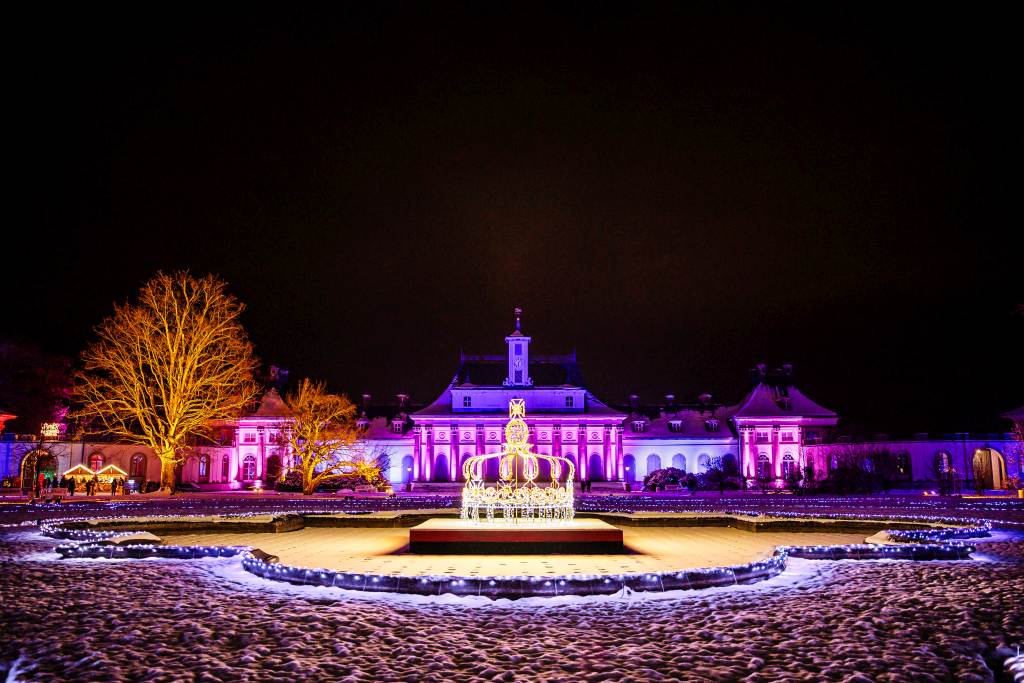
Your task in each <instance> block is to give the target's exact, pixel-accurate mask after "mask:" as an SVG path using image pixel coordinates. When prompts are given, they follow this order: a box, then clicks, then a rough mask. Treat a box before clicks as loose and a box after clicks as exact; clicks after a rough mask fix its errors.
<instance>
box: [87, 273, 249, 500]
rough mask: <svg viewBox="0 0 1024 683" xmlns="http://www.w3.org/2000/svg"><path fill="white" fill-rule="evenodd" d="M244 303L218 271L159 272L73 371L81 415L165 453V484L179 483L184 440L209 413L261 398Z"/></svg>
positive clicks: (219, 414) (167, 488)
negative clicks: (176, 480)
mask: <svg viewBox="0 0 1024 683" xmlns="http://www.w3.org/2000/svg"><path fill="white" fill-rule="evenodd" d="M244 309H245V307H244V305H243V304H242V303H241V302H239V301H238V300H237V299H235V298H234V297H233V296H232V295H230V294H228V293H227V285H226V284H225V283H224V282H223V281H222V280H220V279H218V278H216V277H214V276H213V275H207V276H206V277H204V278H202V279H196V278H194V277H192V276H191V275H190V274H189V273H187V272H178V273H173V274H165V273H162V272H161V273H157V274H156V275H155V276H154V277H153V278H152V279H151V280H149V282H147V283H146V284H145V285H143V287H142V289H141V290H140V291H139V296H138V299H137V300H136V301H133V302H128V303H125V304H123V305H120V306H118V305H115V306H114V314H113V315H112V316H110V317H108V318H105V319H104V320H103V322H101V323H100V324H99V326H97V327H96V334H97V336H98V337H99V338H98V339H97V340H96V341H94V342H93V343H92V344H90V345H89V346H88V348H86V349H85V351H84V352H83V353H82V369H81V370H80V371H78V372H76V373H75V398H76V399H77V401H78V402H79V404H80V409H79V410H78V411H77V413H76V417H78V418H80V419H90V418H91V419H92V424H93V426H94V427H95V428H97V429H99V430H100V431H102V432H103V433H106V434H110V435H112V436H114V437H116V438H118V439H121V440H124V441H128V442H131V443H139V444H143V445H146V446H149V447H150V448H152V449H153V452H154V453H156V454H157V456H158V457H159V458H160V463H161V471H160V488H161V491H164V492H171V491H173V489H174V469H175V466H176V465H177V464H178V463H179V462H180V461H181V453H180V449H182V448H183V447H184V446H185V445H186V444H187V443H188V441H189V440H190V439H194V438H202V437H203V436H204V434H205V432H206V428H207V425H208V423H209V422H210V421H211V420H218V419H230V418H233V417H236V416H237V415H238V414H239V413H240V412H241V411H242V410H243V409H244V408H245V407H246V406H248V405H249V404H251V402H252V401H253V400H254V399H255V398H256V396H257V393H258V386H257V384H256V382H255V381H254V379H253V375H254V370H255V368H256V359H255V357H254V356H253V352H252V344H251V343H250V342H249V339H248V335H246V333H245V329H244V328H243V327H242V325H241V323H240V322H239V316H240V315H241V314H242V311H243V310H244Z"/></svg>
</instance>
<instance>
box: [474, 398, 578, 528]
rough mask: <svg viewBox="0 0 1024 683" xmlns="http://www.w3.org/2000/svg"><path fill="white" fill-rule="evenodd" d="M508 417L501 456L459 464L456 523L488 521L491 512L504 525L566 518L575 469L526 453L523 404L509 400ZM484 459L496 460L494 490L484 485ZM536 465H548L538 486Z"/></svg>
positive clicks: (569, 515) (527, 434)
mask: <svg viewBox="0 0 1024 683" xmlns="http://www.w3.org/2000/svg"><path fill="white" fill-rule="evenodd" d="M508 417H509V420H508V423H506V425H505V443H504V444H503V448H502V450H501V452H500V453H483V454H480V455H474V456H471V457H469V458H467V459H466V462H465V463H464V464H463V468H462V474H463V477H464V479H465V480H466V485H465V487H464V488H463V489H462V519H466V520H471V521H473V522H481V521H487V522H493V521H495V519H496V513H497V519H499V520H501V521H503V522H506V523H516V522H520V521H526V522H530V521H551V522H558V521H564V520H570V519H572V518H573V515H574V514H575V508H574V506H573V479H574V478H575V476H576V466H575V465H574V464H573V463H572V461H571V460H568V459H567V458H562V457H560V456H556V455H545V454H543V453H534V452H533V451H532V450H531V449H530V439H529V437H530V432H529V428H528V427H527V426H526V401H525V400H524V399H521V398H513V399H511V400H510V401H509V402H508ZM488 460H497V461H498V483H497V484H496V485H494V486H488V485H487V484H486V483H485V482H484V472H485V465H486V462H487V461H488ZM541 461H544V462H546V463H547V464H548V467H549V471H550V475H551V478H550V481H546V482H544V485H543V486H540V485H538V484H537V478H538V477H539V476H540V462H541ZM563 469H564V470H565V472H566V478H565V482H564V484H563V483H562V481H561V480H562V470H563Z"/></svg>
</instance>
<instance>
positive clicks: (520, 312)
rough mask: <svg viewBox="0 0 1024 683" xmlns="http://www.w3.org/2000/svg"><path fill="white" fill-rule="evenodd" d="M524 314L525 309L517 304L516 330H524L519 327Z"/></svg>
mask: <svg viewBox="0 0 1024 683" xmlns="http://www.w3.org/2000/svg"><path fill="white" fill-rule="evenodd" d="M522 315H523V309H521V308H519V307H518V306H516V332H522V330H521V329H520V327H519V318H521V317H522Z"/></svg>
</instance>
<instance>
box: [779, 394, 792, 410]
mask: <svg viewBox="0 0 1024 683" xmlns="http://www.w3.org/2000/svg"><path fill="white" fill-rule="evenodd" d="M779 407H780V408H782V409H783V410H793V400H792V399H791V398H790V397H789V396H780V397H779Z"/></svg>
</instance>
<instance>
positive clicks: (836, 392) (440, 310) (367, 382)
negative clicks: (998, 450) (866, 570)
mask: <svg viewBox="0 0 1024 683" xmlns="http://www.w3.org/2000/svg"><path fill="white" fill-rule="evenodd" d="M374 4H376V3H374ZM633 4H635V3H633ZM630 6H631V4H626V3H624V4H623V5H622V6H621V12H619V13H616V14H612V13H601V14H593V13H591V12H590V9H589V5H588V4H577V5H570V4H565V5H562V9H561V11H552V10H550V9H542V8H541V7H540V6H531V5H519V4H517V5H516V8H517V9H516V12H515V13H513V12H511V11H509V12H505V13H501V12H489V13H484V12H482V11H476V10H473V9H466V8H463V7H461V6H459V5H456V4H451V3H433V4H418V5H392V4H387V5H384V6H383V7H384V8H385V9H381V10H379V13H378V14H373V15H370V14H365V13H364V14H338V15H333V16H323V15H314V14H312V13H305V14H283V13H280V12H278V13H273V14H264V15H254V14H251V13H249V12H248V11H244V12H233V13H224V14H219V15H218V14H213V13H211V12H210V11H207V10H206V9H204V10H203V11H202V12H197V13H189V14H185V13H182V12H180V11H172V10H171V9H169V8H168V9H167V11H166V13H165V14H164V15H157V14H151V13H149V11H147V12H146V13H138V14H130V13H129V14H126V13H123V12H122V13H117V14H114V13H111V14H107V15H104V14H102V12H103V11H105V10H98V9H97V8H96V7H95V6H90V7H89V8H88V12H87V13H83V14H81V15H78V16H75V15H64V14H59V13H58V11H57V9H56V8H51V9H50V13H49V14H47V15H45V16H42V15H40V16H34V17H24V18H23V20H22V21H20V22H13V23H12V25H11V26H10V27H9V28H10V30H11V32H12V34H14V36H15V37H14V38H13V41H14V42H13V43H11V44H10V45H9V46H8V47H9V48H12V49H11V50H10V53H11V54H12V55H14V57H13V58H12V59H9V61H8V71H9V72H10V74H9V78H10V80H9V83H8V87H7V92H8V99H7V107H6V110H7V113H8V114H9V115H11V114H12V113H13V115H14V119H15V120H14V121H13V122H9V123H8V125H7V138H8V143H9V145H8V149H9V150H10V156H9V164H10V165H9V171H11V170H13V176H14V179H13V182H12V181H11V180H10V179H9V181H8V182H9V185H8V191H9V193H10V194H9V195H8V197H9V201H10V202H12V203H13V205H14V208H15V211H14V212H12V214H11V216H17V217H16V218H11V219H10V220H11V222H8V223H7V229H6V230H5V234H6V237H5V246H4V247H3V249H4V267H3V269H2V270H0V272H2V278H3V282H2V284H3V292H4V303H5V306H4V308H5V312H4V315H3V323H2V324H0V337H8V338H10V337H15V338H19V339H22V340H25V341H29V342H33V343H36V344H38V345H40V346H41V347H43V348H44V349H45V350H47V351H50V352H54V353H61V354H67V355H69V356H75V355H77V354H78V352H79V351H80V350H81V348H82V347H83V346H84V344H85V342H86V340H87V339H89V337H90V334H91V332H90V330H91V328H92V326H93V325H95V324H96V323H97V322H98V321H99V320H100V319H101V318H102V317H103V316H105V315H107V314H108V313H110V312H111V310H112V304H113V303H114V302H115V301H123V300H124V299H126V298H128V297H130V296H131V295H132V294H133V293H134V292H135V291H136V290H137V289H138V286H139V285H140V284H141V283H142V282H143V281H144V280H145V279H147V278H148V277H149V276H150V275H152V274H153V273H154V272H155V271H156V270H157V269H178V268H188V269H190V270H192V271H193V272H194V273H197V274H204V273H206V272H215V273H217V274H219V275H221V276H222V277H223V278H224V279H226V280H227V281H228V282H229V283H230V285H231V289H232V291H233V292H234V293H235V294H236V295H237V296H238V297H239V298H240V299H242V300H243V301H244V302H245V303H246V304H247V305H248V311H247V313H246V315H245V320H244V322H245V325H246V327H247V328H248V329H249V331H250V333H251V336H252V338H253V341H254V342H255V344H256V347H257V353H258V354H259V356H260V358H261V359H263V360H264V361H265V362H268V363H271V362H272V363H276V364H278V365H281V366H284V367H287V368H289V369H290V370H291V373H292V378H293V379H295V378H298V377H302V376H313V377H317V378H322V379H325V380H327V381H328V383H329V385H330V387H331V388H332V389H335V390H337V391H346V392H348V393H349V394H350V395H356V396H358V395H359V394H361V393H363V392H369V393H372V394H373V395H374V397H375V399H377V400H379V401H390V400H393V395H394V394H395V393H397V392H400V391H404V392H408V393H410V394H412V397H413V400H414V401H416V402H427V401H430V400H432V399H433V398H434V397H435V396H436V395H437V394H438V393H439V392H440V391H441V389H442V388H443V387H444V386H445V384H446V383H447V382H448V381H449V379H450V378H451V376H452V375H453V373H454V372H455V370H456V365H457V361H458V354H459V350H460V348H463V349H465V350H466V351H467V352H475V353H500V352H503V350H504V342H503V338H504V336H505V335H506V334H507V333H509V332H510V331H511V330H512V326H513V317H512V309H513V307H515V306H517V305H518V306H522V307H523V308H524V309H525V311H526V312H525V315H524V319H523V324H524V331H525V332H527V333H528V334H531V335H532V336H533V338H534V344H533V350H534V352H535V353H545V352H548V353H562V352H567V351H571V350H572V349H573V348H576V349H577V351H578V356H579V360H580V363H581V367H582V371H583V375H584V377H585V378H586V380H587V384H588V386H589V388H590V389H592V390H593V391H594V392H595V393H596V394H597V395H598V396H600V397H602V398H604V399H605V400H606V401H609V402H619V401H622V400H624V399H625V397H626V396H627V395H628V394H630V393H637V394H639V395H640V396H641V397H642V399H644V400H647V401H656V400H658V399H659V398H660V397H661V396H662V395H664V394H665V393H674V394H676V395H677V396H679V397H682V398H686V399H692V398H693V397H695V396H696V395H697V394H699V393H702V392H705V391H707V392H710V393H712V394H714V395H715V397H716V398H717V399H720V400H723V401H728V402H731V401H736V400H738V399H739V398H740V397H741V396H742V394H743V393H744V391H745V390H746V389H747V387H748V381H749V375H748V369H749V368H750V367H752V366H753V365H754V364H755V363H758V362H765V363H768V364H769V365H778V364H781V363H786V362H788V363H792V364H794V366H795V372H796V378H797V382H798V384H799V385H800V386H801V387H802V388H803V389H804V390H805V391H806V393H808V394H809V395H810V396H811V397H812V398H814V399H816V400H817V401H819V402H820V403H822V404H824V405H826V406H828V407H830V408H832V409H834V410H837V411H839V412H840V413H841V414H842V415H844V416H845V417H846V418H847V425H848V426H849V428H851V429H854V428H856V429H866V430H867V429H870V430H886V431H892V432H894V433H896V432H913V431H927V430H931V431H954V430H960V429H985V430H988V429H992V430H994V429H1000V430H1002V429H1007V428H1008V424H1006V423H1003V422H1001V421H1000V420H999V419H998V417H997V416H998V413H1000V412H1003V411H1006V410H1008V409H1010V408H1013V407H1016V406H1018V405H1020V404H1022V403H1024V364H1022V354H1021V349H1022V348H1024V317H1021V316H1018V315H1014V310H1015V308H1016V306H1017V305H1018V304H1020V303H1022V302H1024V285H1022V276H1021V254H1022V251H1021V249H1020V243H1019V236H1018V237H1016V238H1014V231H1019V230H1020V227H1021V221H1020V217H1019V206H1018V205H1017V202H1012V201H1011V199H1012V193H1013V192H1014V191H1015V190H1014V188H1017V187H1018V186H1019V180H1020V172H1019V166H1018V165H1017V164H1016V161H1015V160H1016V159H1019V148H1020V141H1021V132H1020V131H1021V128H1020V122H1019V119H1018V120H1015V119H1017V117H1018V115H1019V109H1018V108H1016V106H1012V105H1011V104H1010V100H1011V98H1012V97H1013V94H1014V92H1015V91H1017V90H1019V82H1020V74H1019V69H1018V68H1017V67H1018V66H1019V64H1018V58H1019V55H1018V54H1017V50H1016V45H1017V44H1018V42H1019V41H1018V38H1017V36H1016V35H1015V29H1014V26H1015V24H1014V23H1013V22H1011V21H1010V20H1009V18H1008V17H1005V16H999V15H998V14H987V15H982V14H937V13H936V11H937V10H936V8H937V7H938V6H934V5H933V6H921V7H920V8H919V9H918V10H916V11H910V10H907V14H905V15H898V14H894V13H893V11H892V10H893V7H892V6H890V5H881V4H880V5H877V6H874V7H873V8H872V7H870V6H865V5H862V4H852V3H851V4H849V5H846V6H845V8H844V7H842V6H838V5H832V4H830V9H829V10H828V11H827V13H825V12H824V11H823V10H822V9H820V8H814V6H813V5H809V6H802V5H793V4H778V5H777V6H775V7H774V9H775V10H776V11H775V12H774V13H772V14H767V13H766V14H758V13H755V12H752V11H750V10H746V9H744V10H736V11H726V10H719V9H710V8H711V7H717V6H708V7H709V9H706V10H704V11H701V10H699V9H697V10H695V9H693V7H700V6H692V5H686V11H685V12H683V11H677V10H673V9H672V8H671V7H670V6H665V7H661V6H658V5H653V4H644V5H643V9H642V10H640V11H630V10H629V9H628V8H629V7H630ZM468 7H470V8H471V7H472V5H470V6H468ZM966 9H967V8H966V7H963V8H961V10H966ZM360 11H366V10H365V8H364V9H363V10H360ZM1011 159H1012V160H1014V161H1013V162H1011V161H1010V160H1011ZM1015 239H1016V240H1018V241H1016V242H1015V241H1014V240H1015Z"/></svg>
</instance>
